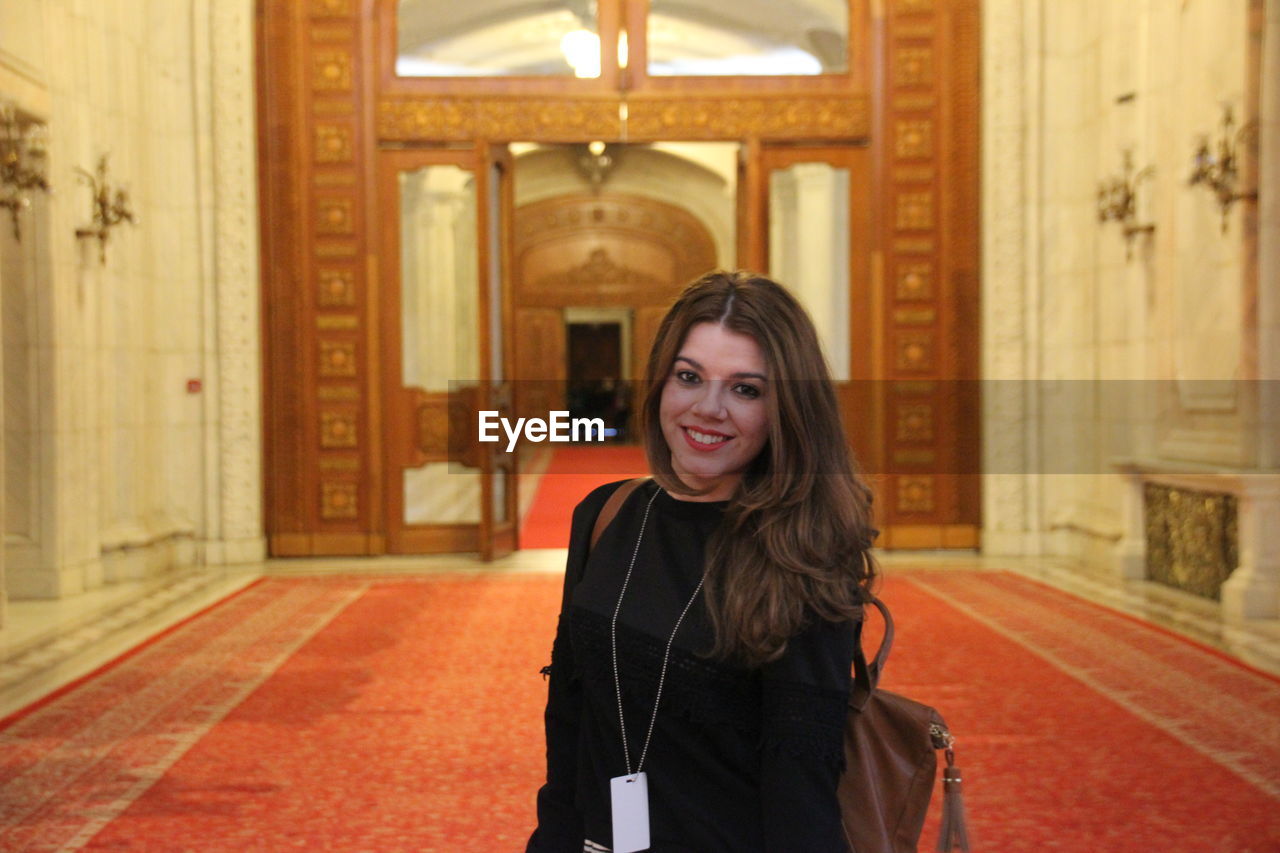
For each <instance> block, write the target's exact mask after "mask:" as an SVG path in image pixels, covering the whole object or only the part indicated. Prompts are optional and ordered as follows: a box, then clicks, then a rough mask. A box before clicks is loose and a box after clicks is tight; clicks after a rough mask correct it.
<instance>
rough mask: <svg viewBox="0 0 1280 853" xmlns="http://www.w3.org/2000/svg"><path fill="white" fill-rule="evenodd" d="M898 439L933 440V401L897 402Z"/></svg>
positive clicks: (896, 434)
mask: <svg viewBox="0 0 1280 853" xmlns="http://www.w3.org/2000/svg"><path fill="white" fill-rule="evenodd" d="M895 436H896V437H897V440H898V441H933V403H928V402H917V403H899V404H898V423H897V430H896V432H895Z"/></svg>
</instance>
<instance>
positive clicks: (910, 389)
mask: <svg viewBox="0 0 1280 853" xmlns="http://www.w3.org/2000/svg"><path fill="white" fill-rule="evenodd" d="M936 390H937V383H936V382H934V381H933V380H932V379H897V380H894V383H893V393H894V394H897V395H898V396H899V397H919V396H922V395H928V394H932V393H933V392H934V391H936Z"/></svg>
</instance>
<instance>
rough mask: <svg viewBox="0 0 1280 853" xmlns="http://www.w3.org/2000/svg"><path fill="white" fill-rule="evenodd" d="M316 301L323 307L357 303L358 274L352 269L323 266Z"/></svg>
mask: <svg viewBox="0 0 1280 853" xmlns="http://www.w3.org/2000/svg"><path fill="white" fill-rule="evenodd" d="M318 278H319V279H320V281H319V286H318V288H317V291H318V292H317V298H316V301H317V302H318V303H319V304H320V307H322V308H350V307H352V306H353V305H355V304H356V275H355V273H354V272H352V271H351V270H336V269H324V268H321V269H320V272H319V275H318Z"/></svg>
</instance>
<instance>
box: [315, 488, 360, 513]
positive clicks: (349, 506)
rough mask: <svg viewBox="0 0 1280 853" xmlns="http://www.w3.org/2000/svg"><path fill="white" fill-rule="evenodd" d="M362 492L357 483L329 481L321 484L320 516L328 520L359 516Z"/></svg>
mask: <svg viewBox="0 0 1280 853" xmlns="http://www.w3.org/2000/svg"><path fill="white" fill-rule="evenodd" d="M359 515H360V493H359V490H358V489H357V484H356V483H345V482H335V481H332V480H330V481H328V482H324V483H321V484H320V517H321V518H323V519H325V520H326V521H338V520H342V519H349V518H358V517H359Z"/></svg>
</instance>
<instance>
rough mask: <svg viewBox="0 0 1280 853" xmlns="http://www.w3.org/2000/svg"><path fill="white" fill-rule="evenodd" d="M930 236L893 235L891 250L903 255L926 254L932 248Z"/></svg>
mask: <svg viewBox="0 0 1280 853" xmlns="http://www.w3.org/2000/svg"><path fill="white" fill-rule="evenodd" d="M935 245H936V244H935V243H934V241H933V238H932V237H895V238H893V250H894V251H895V252H897V253H899V254H903V255H927V254H929V253H931V252H932V251H933V250H934V247H935Z"/></svg>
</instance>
